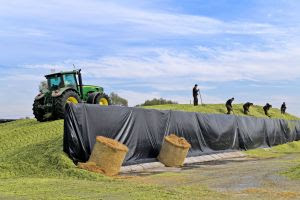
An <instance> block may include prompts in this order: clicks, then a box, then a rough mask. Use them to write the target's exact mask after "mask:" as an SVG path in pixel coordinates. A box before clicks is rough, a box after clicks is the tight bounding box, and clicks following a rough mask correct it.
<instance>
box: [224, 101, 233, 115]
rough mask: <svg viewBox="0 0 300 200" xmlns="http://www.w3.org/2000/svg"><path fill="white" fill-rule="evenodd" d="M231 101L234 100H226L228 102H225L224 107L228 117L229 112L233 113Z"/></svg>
mask: <svg viewBox="0 0 300 200" xmlns="http://www.w3.org/2000/svg"><path fill="white" fill-rule="evenodd" d="M233 100H234V98H233V97H232V98H231V99H228V100H227V101H226V104H225V106H226V108H227V115H230V113H231V111H233V110H232V102H233Z"/></svg>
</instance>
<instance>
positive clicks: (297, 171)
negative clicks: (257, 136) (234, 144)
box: [245, 141, 300, 179]
mask: <svg viewBox="0 0 300 200" xmlns="http://www.w3.org/2000/svg"><path fill="white" fill-rule="evenodd" d="M245 153H246V154H248V155H249V156H250V157H253V158H261V159H266V158H278V157H281V156H284V155H287V154H292V153H296V154H299V159H298V160H293V161H292V162H296V163H297V165H296V166H295V167H292V168H290V169H289V170H287V171H285V172H282V173H281V174H283V175H285V176H288V177H289V178H291V179H300V141H294V142H290V143H286V144H282V145H278V146H274V147H272V148H269V149H252V150H249V151H246V152H245Z"/></svg>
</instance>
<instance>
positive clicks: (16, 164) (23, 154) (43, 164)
mask: <svg viewBox="0 0 300 200" xmlns="http://www.w3.org/2000/svg"><path fill="white" fill-rule="evenodd" d="M0 138H1V142H0V199H18V198H21V199H24V198H25V199H184V198H185V197H186V196H187V195H188V194H189V195H194V196H199V197H201V196H203V197H205V196H206V195H208V194H209V198H206V199H222V198H221V197H222V195H221V194H219V193H217V192H212V191H210V190H207V189H201V188H200V189H198V190H195V188H189V187H178V188H169V187H166V186H160V185H156V184H146V183H145V184H141V183H137V182H134V181H131V180H129V179H116V178H110V177H104V176H102V175H100V174H96V173H92V172H87V171H85V170H81V169H78V168H77V167H76V166H75V165H74V164H73V163H72V161H71V160H70V159H69V158H68V157H67V156H66V155H65V154H64V153H63V151H62V143H63V142H62V141H63V121H62V120H59V121H53V122H45V123H39V122H37V121H36V120H17V121H14V122H9V123H4V124H0Z"/></svg>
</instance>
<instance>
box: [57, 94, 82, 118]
mask: <svg viewBox="0 0 300 200" xmlns="http://www.w3.org/2000/svg"><path fill="white" fill-rule="evenodd" d="M66 103H74V104H77V103H81V99H80V97H79V95H78V94H77V93H76V92H74V91H72V90H69V91H66V92H64V93H63V94H62V95H61V96H59V97H56V99H55V103H54V107H55V111H54V113H55V117H56V118H58V119H64V116H65V107H66Z"/></svg>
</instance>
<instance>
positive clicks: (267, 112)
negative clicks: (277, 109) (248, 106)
mask: <svg viewBox="0 0 300 200" xmlns="http://www.w3.org/2000/svg"><path fill="white" fill-rule="evenodd" d="M270 108H272V105H270V104H269V103H267V104H266V105H265V106H264V107H263V109H264V111H265V115H267V116H268V117H271V116H270V115H269V110H270Z"/></svg>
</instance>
